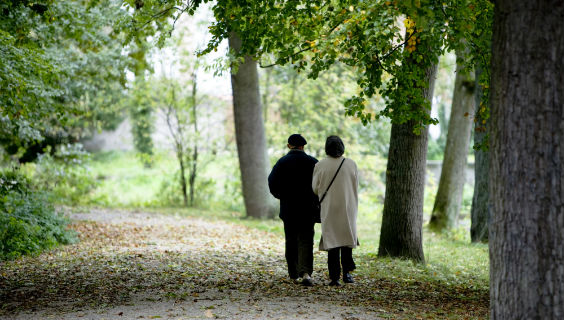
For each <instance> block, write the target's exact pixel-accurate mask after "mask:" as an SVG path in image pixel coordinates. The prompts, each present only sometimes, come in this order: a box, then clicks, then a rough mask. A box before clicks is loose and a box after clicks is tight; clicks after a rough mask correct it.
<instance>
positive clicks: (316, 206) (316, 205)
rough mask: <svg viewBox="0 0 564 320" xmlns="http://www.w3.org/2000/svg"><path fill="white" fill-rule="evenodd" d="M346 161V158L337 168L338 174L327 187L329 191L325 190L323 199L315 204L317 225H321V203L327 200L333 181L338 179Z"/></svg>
mask: <svg viewBox="0 0 564 320" xmlns="http://www.w3.org/2000/svg"><path fill="white" fill-rule="evenodd" d="M345 159H346V158H343V161H341V164H340V165H339V168H337V172H335V175H334V176H333V179H331V182H330V183H329V186H327V189H326V190H325V192H324V193H323V195H322V196H321V199H319V201H316V202H315V207H314V212H313V221H314V222H315V223H321V202H323V199H325V196H326V195H327V191H329V188H331V185H332V184H333V181H335V178H336V177H337V174H338V173H339V170H341V166H343V162H345Z"/></svg>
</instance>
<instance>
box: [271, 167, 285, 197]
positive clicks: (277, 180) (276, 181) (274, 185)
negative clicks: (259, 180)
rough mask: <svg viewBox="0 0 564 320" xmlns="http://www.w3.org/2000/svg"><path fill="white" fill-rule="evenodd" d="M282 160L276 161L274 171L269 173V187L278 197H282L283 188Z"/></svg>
mask: <svg viewBox="0 0 564 320" xmlns="http://www.w3.org/2000/svg"><path fill="white" fill-rule="evenodd" d="M280 170H281V169H280V162H276V164H275V165H274V167H273V168H272V171H271V172H270V174H269V175H268V188H269V189H270V193H271V194H272V195H273V196H274V197H275V198H276V199H281V198H282V194H281V189H282V186H281V184H282V181H281V175H280Z"/></svg>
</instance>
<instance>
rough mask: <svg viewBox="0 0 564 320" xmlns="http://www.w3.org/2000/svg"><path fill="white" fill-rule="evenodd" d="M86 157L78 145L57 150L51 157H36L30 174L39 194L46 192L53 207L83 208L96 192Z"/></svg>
mask: <svg viewBox="0 0 564 320" xmlns="http://www.w3.org/2000/svg"><path fill="white" fill-rule="evenodd" d="M88 162H89V154H88V153H86V152H85V151H84V150H83V149H82V145H80V144H74V145H73V144H66V145H61V146H58V147H57V149H56V151H55V153H54V154H53V155H51V154H50V152H46V153H44V154H42V155H40V157H39V160H38V161H37V164H35V165H30V166H31V167H33V166H34V167H35V171H34V172H33V174H32V177H33V181H34V182H35V183H36V184H37V186H38V187H39V188H41V189H42V190H49V192H50V193H51V195H52V196H53V199H54V200H55V201H56V202H57V203H64V204H71V205H76V204H84V203H87V202H89V200H88V195H89V193H90V192H92V191H93V190H94V189H95V188H96V180H95V177H94V176H93V175H92V173H91V172H90V169H89V167H88Z"/></svg>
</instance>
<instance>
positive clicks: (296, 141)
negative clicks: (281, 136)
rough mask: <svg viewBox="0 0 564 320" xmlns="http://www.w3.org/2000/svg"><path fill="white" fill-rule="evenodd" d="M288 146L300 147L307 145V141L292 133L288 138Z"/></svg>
mask: <svg viewBox="0 0 564 320" xmlns="http://www.w3.org/2000/svg"><path fill="white" fill-rule="evenodd" d="M288 144H290V145H292V146H294V147H301V146H305V145H306V144H307V141H306V139H305V138H304V137H302V135H301V134H299V133H294V134H293V135H291V136H290V137H289V138H288Z"/></svg>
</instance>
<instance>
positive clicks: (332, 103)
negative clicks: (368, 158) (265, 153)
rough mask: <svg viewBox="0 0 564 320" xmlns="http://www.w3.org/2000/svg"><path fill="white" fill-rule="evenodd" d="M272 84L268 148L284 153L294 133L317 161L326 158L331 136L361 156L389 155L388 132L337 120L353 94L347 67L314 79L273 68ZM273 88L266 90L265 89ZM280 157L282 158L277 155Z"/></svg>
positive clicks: (385, 126)
mask: <svg viewBox="0 0 564 320" xmlns="http://www.w3.org/2000/svg"><path fill="white" fill-rule="evenodd" d="M271 78H272V79H271V81H272V83H273V84H270V83H264V85H263V88H264V90H265V91H268V92H272V94H271V96H270V97H269V98H268V101H269V107H268V112H269V113H270V115H268V119H269V121H267V122H266V130H267V136H268V137H269V140H270V141H269V144H270V145H274V146H279V149H280V150H281V151H285V150H286V149H285V146H286V139H287V138H288V136H289V135H290V134H291V133H295V132H299V133H302V134H303V135H304V136H305V137H306V139H307V140H308V142H309V143H308V145H307V147H306V148H307V151H308V152H309V153H311V154H313V155H314V156H316V157H322V156H325V152H324V143H325V139H326V138H327V137H328V136H329V135H339V136H340V137H342V138H343V139H344V141H345V143H347V148H348V149H347V150H348V151H349V152H350V151H353V152H360V153H363V154H380V155H383V154H385V153H386V152H387V145H388V141H389V132H390V130H389V129H390V127H389V123H386V122H384V121H383V122H381V123H379V125H378V126H376V125H367V126H364V125H363V124H362V122H361V121H359V120H358V119H346V120H343V121H335V119H339V118H341V117H342V116H343V114H344V113H345V109H344V108H343V101H345V100H346V99H347V98H348V97H350V95H351V94H352V93H353V92H354V89H355V82H354V74H353V72H352V71H351V70H350V68H348V67H346V66H344V65H336V66H335V68H333V69H331V70H329V71H327V72H324V73H323V74H320V76H319V77H318V78H317V79H316V80H312V79H308V78H307V77H306V75H305V74H303V73H298V72H297V71H296V70H294V69H293V68H290V67H288V66H286V67H275V68H274V69H273V70H272V71H271ZM267 85H268V86H269V87H268V88H265V86H267ZM369 108H370V109H371V110H378V109H379V108H382V106H381V101H377V100H375V99H374V100H373V101H372V102H371V103H370V104H367V109H369ZM276 155H277V156H278V155H280V154H278V153H277V154H276Z"/></svg>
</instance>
